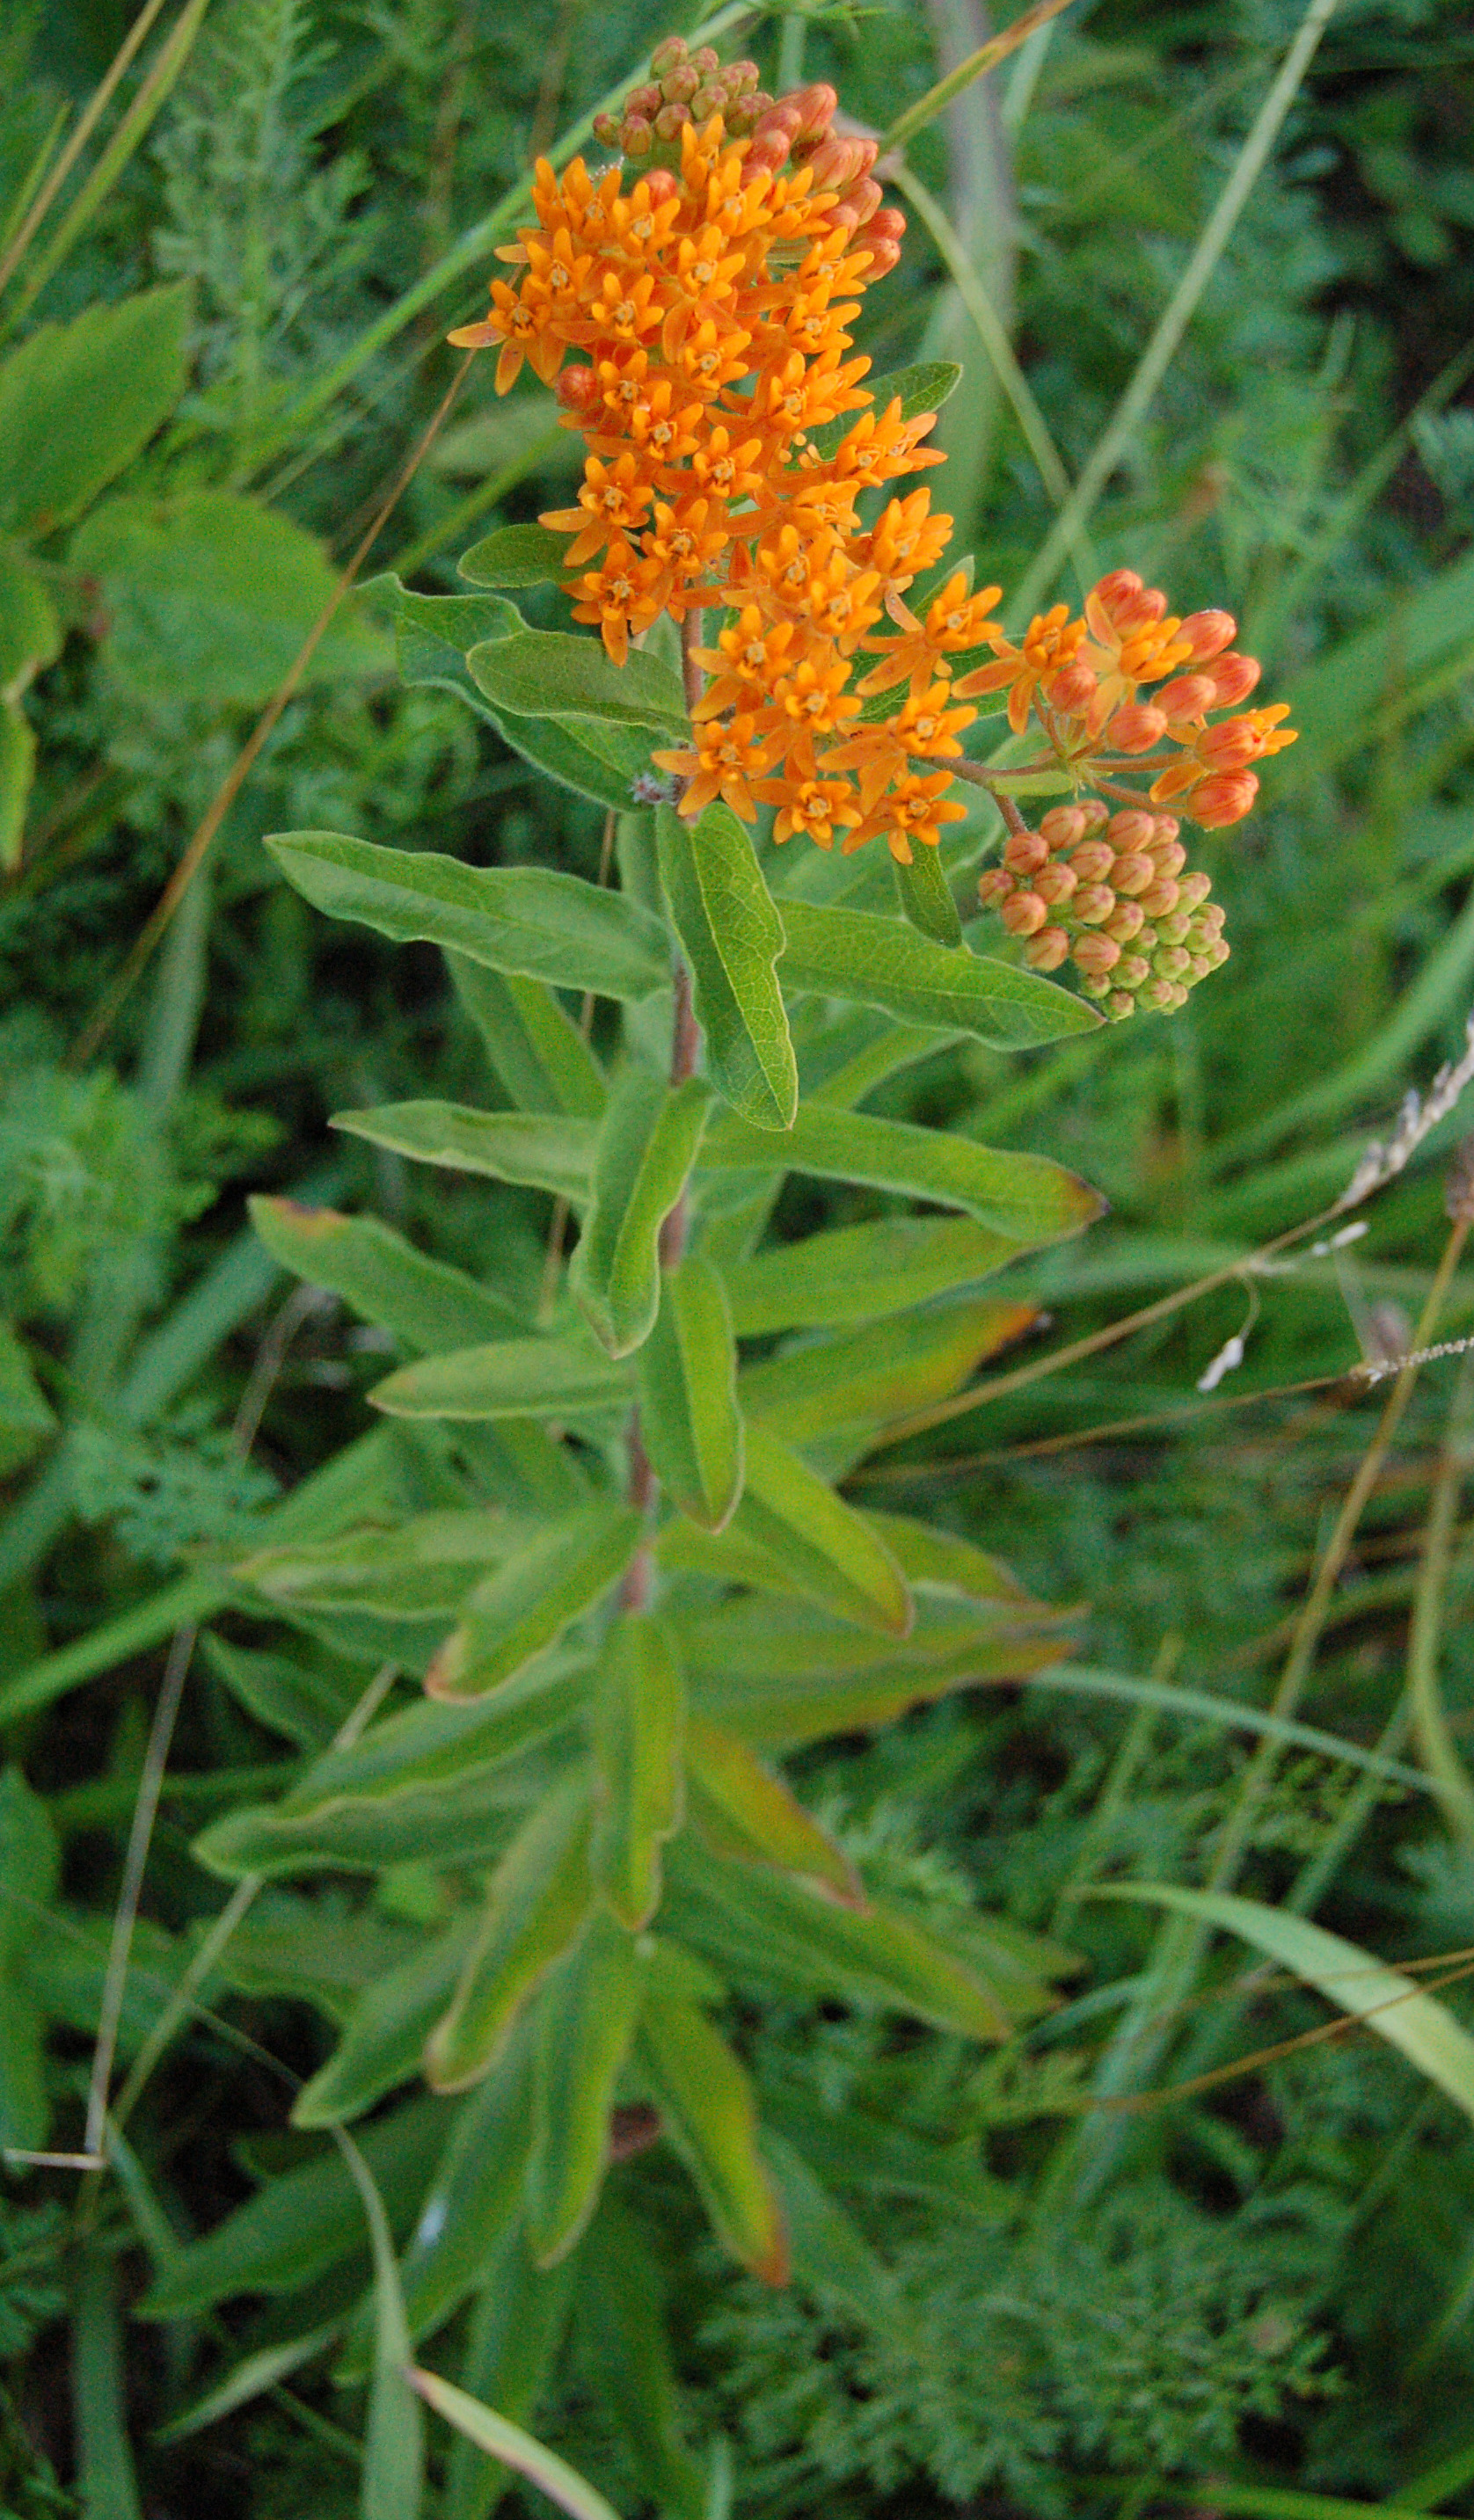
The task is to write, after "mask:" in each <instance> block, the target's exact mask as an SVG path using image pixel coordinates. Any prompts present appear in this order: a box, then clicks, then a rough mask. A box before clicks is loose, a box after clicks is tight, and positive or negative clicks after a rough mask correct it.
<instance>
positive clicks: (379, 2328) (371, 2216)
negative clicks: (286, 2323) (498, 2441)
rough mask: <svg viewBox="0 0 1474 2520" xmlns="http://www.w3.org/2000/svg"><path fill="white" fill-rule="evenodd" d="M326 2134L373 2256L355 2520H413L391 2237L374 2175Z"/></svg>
mask: <svg viewBox="0 0 1474 2520" xmlns="http://www.w3.org/2000/svg"><path fill="white" fill-rule="evenodd" d="M328 2133H329V2134H330V2135H331V2137H332V2138H333V2140H334V2142H335V2143H336V2144H337V2146H338V2149H339V2151H340V2152H341V2153H342V2155H343V2158H344V2160H345V2163H346V2165H347V2170H348V2174H349V2177H350V2178H351V2180H352V2182H353V2184H354V2186H355V2187H356V2188H357V2190H358V2194H359V2198H360V2200H361V2202H362V2205H363V2211H364V2217H365V2220H366V2221H367V2223H368V2227H369V2241H370V2245H371V2246H372V2249H373V2253H374V2376H373V2379H372V2381H371V2383H370V2386H369V2405H368V2427H367V2431H366V2433H365V2436H364V2444H363V2491H362V2497H361V2499H360V2501H359V2505H358V2510H359V2520H420V2505H421V2502H422V2501H423V2499H424V2494H425V2418H424V2416H423V2415H422V2414H421V2412H420V2402H419V2399H418V2398H417V2397H416V2395H415V2392H414V2389H413V2388H412V2387H411V2385H410V2379H411V2373H410V2361H409V2350H410V2349H409V2321H408V2319H407V2318H405V2315H404V2294H403V2290H402V2288H401V2286H400V2282H399V2269H398V2264H397V2262H396V2260H395V2257H394V2241H393V2234H392V2231H391V2229H390V2228H389V2216H388V2215H387V2214H386V2212H385V2210H384V2199H383V2197H382V2196H381V2195H380V2193H379V2189H378V2186H377V2184H376V2183H375V2180H374V2174H373V2172H372V2171H371V2170H370V2168H369V2166H368V2163H367V2162H366V2161H365V2160H364V2158H363V2155H362V2153H361V2152H360V2151H359V2149H358V2146H357V2145H356V2143H355V2142H354V2141H353V2138H352V2137H351V2136H350V2135H347V2134H345V2131H344V2129H343V2128H342V2127H336V2126H335V2127H330V2128H329V2129H328Z"/></svg>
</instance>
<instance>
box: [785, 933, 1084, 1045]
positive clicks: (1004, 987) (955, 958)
mask: <svg viewBox="0 0 1474 2520" xmlns="http://www.w3.org/2000/svg"><path fill="white" fill-rule="evenodd" d="M783 924H784V927H785V929H786V931H787V936H788V942H787V944H786V946H785V947H784V951H783V959H782V961H781V962H780V964H779V966H778V977H779V978H780V980H781V981H782V982H783V985H784V988H785V989H787V990H797V989H812V990H813V991H815V992H816V993H817V994H818V995H820V996H823V997H838V998H857V999H858V1000H859V1001H860V1003H861V1005H863V1006H867V1007H876V1008H878V1009H879V1010H880V1012H882V1013H884V1014H888V1015H894V1016H895V1017H896V1019H897V1021H898V1023H913V1024H928V1025H932V1026H934V1027H935V1028H936V1030H937V1031H939V1032H949V1033H966V1034H969V1035H971V1036H972V1037H973V1038H974V1039H975V1040H978V1041H986V1042H990V1043H991V1044H992V1046H993V1047H994V1048H995V1049H998V1050H1033V1049H1035V1048H1036V1047H1037V1045H1038V1044H1040V1043H1041V1042H1048V1041H1064V1040H1068V1039H1070V1037H1071V1036H1072V1035H1074V1034H1076V1033H1082V1032H1094V1031H1095V1030H1096V1029H1097V1028H1098V1026H1099V1024H1100V1022H1101V1020H1102V1018H1101V1016H1100V1015H1099V1014H1098V1013H1097V1012H1096V1011H1095V1009H1094V1008H1093V1007H1090V1006H1087V1005H1086V1003H1085V1001H1084V999H1083V998H1078V997H1076V996H1075V995H1074V993H1073V991H1071V990H1069V989H1062V988H1060V987H1059V986H1058V985H1057V983H1056V982H1055V981H1053V980H1046V979H1043V978H1042V977H1041V976H1040V974H1039V973H1038V972H1037V971H1029V970H1025V969H1022V968H1020V967H1017V966H1015V965H1014V964H1011V963H995V962H992V961H990V959H988V958H987V957H985V956H984V955H981V954H973V953H970V952H969V951H968V950H967V948H966V947H965V946H964V947H963V948H962V949H961V950H954V949H952V948H950V947H948V946H946V945H940V944H937V943H935V942H934V941H933V939H932V938H931V937H930V936H923V935H920V934H918V932H917V930H916V929H915V928H914V927H912V926H910V925H909V924H908V923H907V922H905V921H904V920H899V919H878V918H876V917H875V915H874V913H873V912H871V911H868V910H840V909H834V908H826V907H823V906H821V905H819V904H817V903H814V902H810V901H796V900H786V901H785V902H784V904H783Z"/></svg>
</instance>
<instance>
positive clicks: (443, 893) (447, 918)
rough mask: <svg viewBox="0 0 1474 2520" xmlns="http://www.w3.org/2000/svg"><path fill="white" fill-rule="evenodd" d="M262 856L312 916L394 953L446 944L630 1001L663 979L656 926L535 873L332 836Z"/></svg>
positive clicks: (588, 891) (664, 955)
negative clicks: (370, 932)
mask: <svg viewBox="0 0 1474 2520" xmlns="http://www.w3.org/2000/svg"><path fill="white" fill-rule="evenodd" d="M266 846H267V847H268V848H269V849H270V851H271V853H272V855H273V856H274V857H275V859H276V861H277V863H278V865H279V866H280V867H281V870H282V872H283V874H284V875H285V876H286V877H287V880H288V882H289V883H293V884H295V885H296V886H297V889H298V891H299V892H300V893H304V894H305V896H306V898H307V900H308V901H310V902H311V903H312V904H313V906H314V907H315V908H316V909H318V910H325V911H327V912H329V913H330V914H331V916H333V917H334V918H337V919H356V920H359V921H360V922H362V923H363V925H364V926H366V927H373V928H376V929H377V930H378V932H379V934H380V935H381V936H389V937H392V939H393V941H394V942H395V943H396V944H399V945H408V944H415V943H420V944H426V943H428V944H431V945H442V946H447V947H453V948H454V949H455V950H456V951H457V952H458V953H461V954H464V955H465V956H466V957H467V959H468V960H469V961H470V962H473V963H485V964H487V965H488V966H489V967H490V968H491V969H492V970H493V971H519V972H522V973H524V974H525V975H526V976H527V978H529V979H531V980H546V981H548V982H549V983H550V984H551V986H552V987H554V988H563V989H592V990H593V991H594V993H595V994H596V995H597V996H599V997H606V998H624V999H629V1000H631V1001H638V1000H639V999H641V998H648V997H649V996H650V994H651V992H652V991H653V990H655V989H660V988H665V987H667V986H668V983H669V978H670V958H669V949H668V942H667V938H666V932H665V929H664V927H663V926H662V924H661V922H660V921H659V920H657V919H654V918H652V917H651V915H650V913H649V912H648V911H645V910H641V909H639V908H638V906H637V905H636V904H635V903H634V902H632V901H629V900H626V899H625V897H624V895H623V894H622V893H618V892H603V891H600V890H599V888H598V887H597V885H595V884H591V883H584V882H583V881H582V880H581V878H580V877H577V876H572V875H557V874H554V873H552V872H551V871H550V870H549V869H547V868H545V867H495V868H488V867H470V866H466V865H464V864H463V863H462V861H461V860H460V859H459V858H447V857H439V856H437V855H436V854H434V853H433V852H432V851H430V850H428V849H425V850H411V849H386V848H380V847H379V846H378V845H377V844H376V843H375V842H374V841H372V840H355V839H349V838H348V837H347V836H346V835H345V834H344V833H342V832H275V833H273V834H271V835H270V836H269V837H268V839H267V841H266Z"/></svg>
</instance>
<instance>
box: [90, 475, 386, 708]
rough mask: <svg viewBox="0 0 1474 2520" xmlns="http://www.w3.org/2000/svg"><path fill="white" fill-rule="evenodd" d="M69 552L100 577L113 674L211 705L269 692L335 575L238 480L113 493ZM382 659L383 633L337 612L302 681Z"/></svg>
mask: <svg viewBox="0 0 1474 2520" xmlns="http://www.w3.org/2000/svg"><path fill="white" fill-rule="evenodd" d="M69 559H70V563H71V566H72V567H73V568H77V569H81V570H83V571H84V572H85V573H86V574H87V575H88V576H89V577H95V578H97V579H98V580H100V582H101V586H102V596H103V603H104V605H105V607H106V610H107V616H108V636H107V640H106V642H105V647H104V653H105V654H106V656H107V658H108V661H109V663H110V664H111V666H112V668H113V670H114V672H115V674H117V675H118V676H119V677H120V679H121V680H122V681H123V682H124V683H126V684H128V685H130V686H131V687H132V688H133V689H134V690H136V691H138V692H140V693H143V694H146V695H147V696H148V697H150V698H153V699H159V700H168V701H177V700H181V699H184V700H193V701H197V702H199V703H201V704H202V705H205V706H214V707H219V706H222V705H229V704H230V703H232V702H236V703H242V704H247V703H256V702H259V701H261V700H265V699H269V697H270V696H271V694H272V693H273V692H274V691H275V689H276V687H277V685H278V684H279V683H280V682H281V681H282V679H283V677H284V676H285V675H286V674H287V673H288V672H289V671H290V669H291V667H292V666H293V665H294V664H295V662H296V660H297V656H298V653H299V650H300V648H301V645H302V642H303V640H304V639H305V638H306V636H307V633H308V632H309V631H310V630H311V629H312V628H313V626H314V624H315V623H316V622H317V620H318V619H319V617H320V615H321V614H322V613H323V612H324V611H325V610H326V608H327V607H328V605H329V604H330V603H331V602H332V600H333V596H334V593H335V591H336V588H337V584H338V578H337V572H336V571H335V569H334V568H333V566H332V564H331V562H329V560H328V558H327V556H326V554H325V552H324V551H323V549H322V546H321V544H320V543H318V542H317V541H316V539H315V538H314V537H313V536H312V535H311V534H309V533H306V532H304V531H303V529H302V527H301V526H300V525H297V524H294V523H293V522H292V520H291V518H290V517H284V516H282V515H281V514H280V513H279V512H278V511H277V510H275V509H269V508H263V507H261V506H259V505H258V504H257V502H256V501H255V500H253V499H246V498H241V497H239V496H238V495H237V494H236V492H235V491H233V490H189V491H186V492H184V493H183V495H182V496H181V497H179V498H176V499H168V500H154V499H143V498H116V499H110V500H109V501H108V502H107V504H106V505H105V506H103V507H101V508H95V509H94V510H93V512H92V514H91V516H90V517H88V518H87V520H86V522H85V523H84V524H83V525H81V526H80V527H79V528H78V530H77V532H76V533H75V535H74V536H73V538H72V543H71V550H70V554H69ZM387 663H388V654H387V651H386V650H385V649H384V648H383V646H382V644H381V642H380V640H379V638H378V636H377V635H376V634H375V633H373V632H372V631H371V630H370V629H369V628H368V627H367V626H366V624H365V623H363V622H362V621H361V620H360V619H359V618H358V617H357V616H355V615H354V614H353V613H352V612H351V611H342V612H340V613H339V614H338V616H337V618H336V620H335V621H334V622H333V623H332V625H331V627H330V628H329V630H328V631H327V633H326V635H325V637H324V638H323V640H322V642H321V644H320V645H319V646H318V648H317V649H316V650H315V652H314V653H313V656H312V659H311V662H310V664H309V665H308V667H307V668H306V680H307V681H308V682H310V683H321V682H324V681H331V680H333V679H334V678H335V677H338V676H341V675H345V674H356V675H362V674H367V673H382V672H383V670H384V668H385V666H386V664H387Z"/></svg>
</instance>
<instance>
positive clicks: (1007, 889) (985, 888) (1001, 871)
mask: <svg viewBox="0 0 1474 2520" xmlns="http://www.w3.org/2000/svg"><path fill="white" fill-rule="evenodd" d="M1015 889H1016V886H1015V884H1014V880H1013V877H1012V876H1011V875H1010V874H1009V872H1008V869H1007V868H1006V867H989V868H988V869H987V870H986V872H985V873H984V874H982V875H980V876H979V877H978V899H979V900H980V901H981V902H982V904H983V907H984V909H985V910H997V909H998V908H999V907H1000V906H1001V904H1002V903H1003V902H1005V901H1007V900H1008V899H1009V897H1010V895H1011V894H1012V893H1013V892H1014V890H1015Z"/></svg>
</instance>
